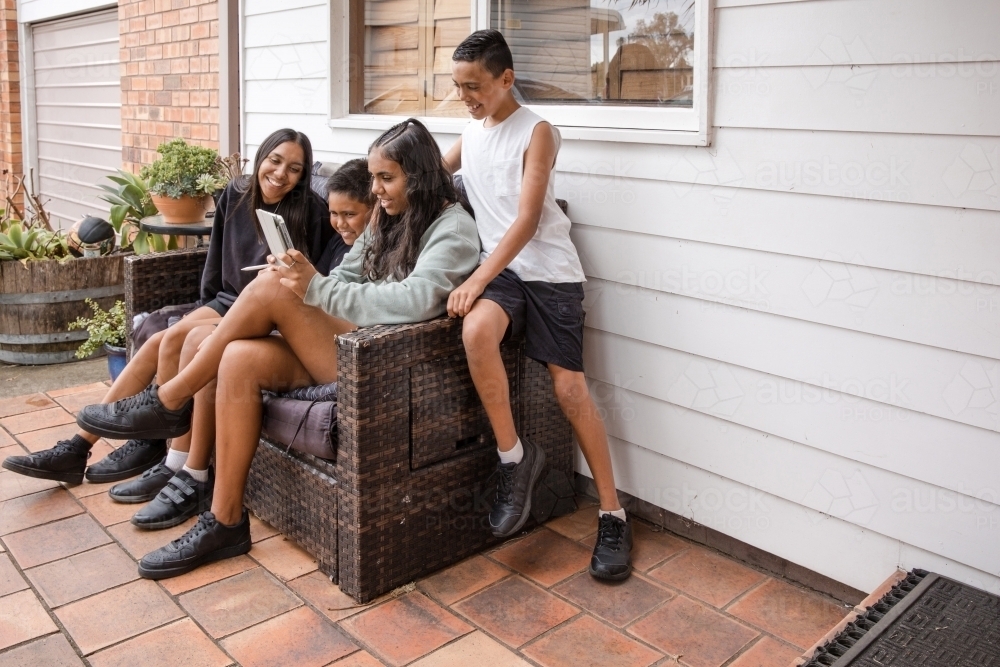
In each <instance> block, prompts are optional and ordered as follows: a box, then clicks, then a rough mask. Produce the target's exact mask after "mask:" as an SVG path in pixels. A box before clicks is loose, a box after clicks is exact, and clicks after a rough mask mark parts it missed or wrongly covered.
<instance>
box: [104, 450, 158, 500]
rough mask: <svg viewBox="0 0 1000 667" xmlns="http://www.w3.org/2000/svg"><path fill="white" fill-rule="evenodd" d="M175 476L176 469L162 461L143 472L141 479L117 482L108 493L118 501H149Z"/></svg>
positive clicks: (112, 498)
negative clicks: (122, 482)
mask: <svg viewBox="0 0 1000 667" xmlns="http://www.w3.org/2000/svg"><path fill="white" fill-rule="evenodd" d="M165 460H166V459H164V461H165ZM173 476H174V471H173V470H171V469H170V468H168V467H167V464H166V463H163V462H162V461H161V462H160V463H157V464H156V465H155V466H153V467H152V468H150V469H149V470H147V471H146V472H144V473H142V475H141V476H140V477H139V479H133V480H132V481H131V482H126V483H124V484H115V485H114V486H112V487H111V489H110V490H109V491H108V495H109V496H111V500H113V501H115V502H116V503H126V504H131V503H148V502H149V501H150V500H152V499H153V498H155V497H156V494H158V493H159V492H160V489H162V488H163V487H165V486H166V485H167V482H169V481H170V478H172V477H173Z"/></svg>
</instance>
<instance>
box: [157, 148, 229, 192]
mask: <svg viewBox="0 0 1000 667" xmlns="http://www.w3.org/2000/svg"><path fill="white" fill-rule="evenodd" d="M156 152H157V153H159V154H160V158H159V159H157V160H156V162H154V163H153V164H151V165H149V166H146V167H143V168H142V172H141V176H142V178H143V179H144V180H145V181H146V182H147V183H148V184H149V191H150V192H151V193H152V194H154V195H158V196H162V197H171V198H172V199H180V198H181V197H183V196H184V195H188V196H191V197H202V196H204V195H210V194H212V193H214V192H215V191H216V190H221V189H222V188H224V187H226V183H227V182H228V180H227V178H226V174H225V168H224V166H223V164H222V161H221V160H220V159H219V154H218V153H217V152H216V151H214V150H212V149H211V148H203V147H201V146H191V145H189V144H188V143H187V142H185V141H184V140H183V139H174V140H172V141H168V142H166V143H164V144H160V145H159V147H158V148H157V149H156Z"/></svg>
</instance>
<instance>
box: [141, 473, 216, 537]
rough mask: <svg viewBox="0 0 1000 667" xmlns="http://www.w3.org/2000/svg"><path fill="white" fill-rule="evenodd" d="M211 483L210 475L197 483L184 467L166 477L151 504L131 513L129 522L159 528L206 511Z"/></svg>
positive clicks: (172, 524)
mask: <svg viewBox="0 0 1000 667" xmlns="http://www.w3.org/2000/svg"><path fill="white" fill-rule="evenodd" d="M214 485H215V480H214V479H213V478H212V475H211V474H209V477H208V481H207V482H199V481H198V480H196V479H195V478H194V477H192V476H191V475H189V474H188V473H187V471H186V470H181V471H180V472H178V473H177V474H176V475H174V476H173V477H171V478H170V481H169V482H167V484H166V486H164V487H163V489H161V490H160V492H159V493H158V494H156V497H155V498H153V501H152V502H151V503H149V504H148V505H146V506H145V507H143V508H142V509H141V510H139V511H138V512H136V513H135V515H134V516H133V517H132V525H134V526H137V527H139V528H144V529H145V530H160V529H162V528H170V527H171V526H176V525H178V524H181V523H184V522H185V521H187V520H188V518H190V517H193V516H194V515H195V514H201V513H202V512H207V511H208V510H209V509H211V508H212V487H213V486H214Z"/></svg>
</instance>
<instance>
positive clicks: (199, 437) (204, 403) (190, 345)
mask: <svg viewBox="0 0 1000 667" xmlns="http://www.w3.org/2000/svg"><path fill="white" fill-rule="evenodd" d="M214 331H215V324H207V325H203V326H199V327H196V328H194V329H192V330H191V331H190V333H188V335H187V338H185V340H184V347H183V348H182V349H181V353H180V360H179V368H181V369H183V368H184V367H185V366H187V365H188V364H189V363H191V360H192V359H193V358H194V356H195V354H196V353H197V352H198V346H199V345H201V343H202V341H204V340H205V339H206V338H208V337H209V336H210V335H212V333H213V332H214ZM170 448H171V449H173V450H176V451H179V452H189V454H188V459H187V463H186V465H187V466H188V467H189V468H191V469H193V470H206V469H207V468H208V462H209V459H211V457H212V450H213V449H214V448H215V381H214V380H213V381H212V382H209V383H208V384H207V385H205V387H204V388H203V389H202V390H201V391H199V392H198V393H197V394H195V397H194V413H193V414H192V416H191V430H190V431H188V432H187V433H185V434H184V435H182V436H180V437H178V438H174V439H173V440H172V441H171V442H170Z"/></svg>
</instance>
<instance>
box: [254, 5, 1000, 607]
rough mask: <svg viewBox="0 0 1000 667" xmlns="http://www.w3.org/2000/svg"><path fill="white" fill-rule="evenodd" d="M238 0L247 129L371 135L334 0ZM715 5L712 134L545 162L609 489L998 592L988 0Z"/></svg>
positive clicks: (852, 567)
mask: <svg viewBox="0 0 1000 667" xmlns="http://www.w3.org/2000/svg"><path fill="white" fill-rule="evenodd" d="M336 4H337V3H334V5H336ZM244 6H245V13H246V15H245V34H244V43H245V48H246V50H245V54H244V57H245V59H246V68H245V70H244V71H245V72H246V81H245V83H244V85H245V94H246V98H245V107H244V110H245V124H244V128H245V133H246V135H245V142H246V149H247V150H248V151H249V152H252V151H253V150H255V149H256V147H257V146H258V145H259V143H260V141H261V140H262V139H263V138H264V137H265V136H266V135H267V134H268V133H269V132H270V131H272V130H274V129H276V128H278V127H281V126H285V125H291V126H293V127H296V128H298V129H301V130H303V131H305V132H307V133H308V134H309V135H310V137H311V138H312V141H313V146H314V148H315V150H316V154H317V159H323V160H331V161H343V160H344V159H348V158H351V157H357V156H359V155H363V154H364V153H365V152H366V150H367V147H368V145H369V143H370V142H371V141H372V140H373V139H374V138H375V137H376V136H377V134H378V132H377V130H376V129H375V128H372V129H363V128H347V129H345V128H337V127H330V126H329V125H328V122H327V120H328V118H329V117H330V115H336V114H333V112H334V111H336V112H339V110H340V109H339V108H338V109H331V99H332V100H333V101H332V104H333V105H334V106H336V105H338V104H341V102H340V101H338V99H337V98H336V97H335V96H333V97H331V96H330V95H329V94H328V90H329V86H330V80H331V75H330V71H331V69H330V67H329V65H328V63H330V62H332V63H333V67H334V69H333V71H334V75H333V76H334V78H336V77H340V76H342V70H341V69H340V68H342V66H343V63H342V62H341V61H340V60H338V59H337V54H341V53H344V51H343V48H344V46H343V44H341V43H339V42H336V41H334V43H333V54H334V55H333V56H332V57H329V53H330V52H329V51H328V49H329V48H330V46H329V45H330V43H331V42H330V35H331V34H336V33H335V31H331V30H330V29H329V28H330V26H331V24H336V22H338V21H340V20H342V17H341V16H340V14H338V13H337V12H339V11H340V10H339V9H336V8H335V10H334V14H335V16H331V13H330V12H331V10H330V9H329V8H328V7H329V6H328V3H325V2H306V1H303V2H297V3H296V5H295V7H294V8H291V9H288V10H282V11H279V12H274V11H271V10H268V9H267V8H268V7H269V6H273V3H269V2H265V1H264V0H247V1H246V2H245V5H244ZM714 7H715V8H714V10H713V15H714V16H713V18H714V22H715V26H716V32H715V38H714V47H713V48H714V53H713V57H712V60H713V62H714V69H713V70H712V72H711V78H710V82H709V84H710V85H711V86H712V90H713V93H714V100H713V103H712V104H713V106H712V109H711V111H710V116H711V117H713V118H714V123H713V124H714V126H715V127H713V128H712V145H711V146H710V147H708V148H704V147H698V146H683V145H652V144H637V143H632V142H628V143H624V142H613V141H583V140H576V139H574V138H571V137H567V138H566V139H565V140H564V143H563V149H562V151H561V154H560V156H559V161H558V164H557V176H556V179H557V180H556V193H557V196H559V197H562V198H565V199H567V200H568V201H569V214H570V218H571V219H572V220H573V223H574V227H573V232H572V233H573V239H574V241H575V243H576V245H577V247H578V248H579V251H580V255H581V260H582V262H583V266H584V270H585V271H586V273H587V276H588V282H587V284H586V292H587V300H586V307H587V329H586V334H585V345H584V354H585V363H586V368H587V376H588V379H589V381H590V383H591V390H592V393H593V395H594V397H595V399H596V401H597V402H598V404H599V406H600V407H601V408H602V409H603V410H604V414H605V415H606V422H607V426H608V431H609V434H610V437H611V447H612V457H613V460H614V463H615V467H616V475H617V484H618V487H619V488H621V489H622V490H624V491H627V492H628V493H631V494H633V495H635V496H637V497H640V498H643V499H644V500H647V501H649V502H651V503H653V504H655V505H657V506H660V507H664V508H666V509H669V510H671V511H673V512H676V513H677V514H680V515H682V516H684V517H687V518H690V519H692V520H694V521H697V522H699V523H702V524H704V525H706V526H709V527H711V528H714V529H716V530H719V531H721V532H723V533H726V534H727V535H731V536H733V537H735V538H737V539H739V540H742V541H744V542H746V543H748V544H751V545H753V546H756V547H759V548H761V549H764V550H766V551H768V552H771V553H773V554H776V555H778V556H781V557H783V558H786V559H788V560H790V561H792V562H794V563H797V564H799V565H801V566H803V567H806V568H809V569H811V570H814V571H816V572H819V573H821V574H824V575H826V576H829V577H832V578H833V579H836V580H838V581H840V582H843V583H845V584H848V585H850V586H854V587H855V588H858V589H861V590H864V591H870V590H872V589H873V588H875V587H876V586H877V585H878V584H879V583H881V582H882V581H883V580H884V579H885V578H886V577H887V576H888V575H889V574H890V573H891V572H892V571H893V569H894V568H896V567H903V568H907V569H908V568H913V567H922V568H926V569H931V570H935V571H937V572H940V573H942V574H945V575H948V576H952V577H954V578H956V579H959V580H961V581H966V582H969V583H971V584H973V585H976V586H980V587H982V588H984V589H986V590H990V591H993V592H1000V548H998V545H1000V476H998V475H997V474H996V471H997V470H998V469H1000V252H998V251H997V249H998V248H1000V121H998V119H1000V33H997V31H996V29H995V27H996V25H998V24H1000V5H998V4H997V3H996V2H994V1H993V0H962V1H961V2H957V3H952V4H948V5H945V4H942V3H941V2H935V1H933V0H797V1H794V2H768V1H759V0H758V1H753V0H717V1H716V2H715V4H714ZM481 11H482V10H481ZM307 51H308V53H312V54H317V53H318V54H319V55H320V56H321V59H320V60H319V61H314V60H312V58H311V57H309V56H308V55H307ZM278 54H281V55H280V56H279V55H278ZM327 57H329V59H328V60H322V58H327ZM296 58H298V59H300V60H296ZM317 62H319V64H317ZM338 85H339V84H338ZM539 111H540V112H542V113H543V115H544V110H543V109H540V110H539ZM434 129H435V130H436V131H437V133H436V136H437V137H438V139H439V141H440V142H441V144H442V146H444V147H446V146H448V145H450V144H451V143H452V142H453V141H454V139H455V134H454V133H455V132H456V130H455V129H453V128H451V127H447V126H438V127H436V128H434ZM565 136H566V135H565V133H564V137H565ZM577 469H578V470H579V471H580V472H582V473H583V474H589V470H588V469H587V467H586V463H585V462H584V460H583V458H582V456H578V467H577Z"/></svg>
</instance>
